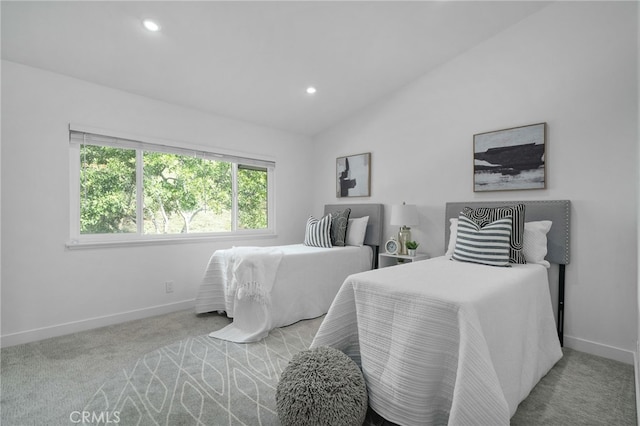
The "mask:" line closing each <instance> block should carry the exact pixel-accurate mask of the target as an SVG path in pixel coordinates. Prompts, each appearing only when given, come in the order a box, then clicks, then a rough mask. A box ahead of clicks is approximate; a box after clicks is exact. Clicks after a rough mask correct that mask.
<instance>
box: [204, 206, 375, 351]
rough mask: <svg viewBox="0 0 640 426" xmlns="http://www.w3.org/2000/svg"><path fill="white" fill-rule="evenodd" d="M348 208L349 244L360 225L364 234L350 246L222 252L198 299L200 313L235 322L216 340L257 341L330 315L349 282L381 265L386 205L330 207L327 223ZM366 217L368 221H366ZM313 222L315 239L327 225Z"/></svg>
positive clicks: (218, 252) (217, 334)
mask: <svg viewBox="0 0 640 426" xmlns="http://www.w3.org/2000/svg"><path fill="white" fill-rule="evenodd" d="M346 209H349V211H350V214H349V216H348V219H349V224H350V226H349V227H347V230H346V232H347V234H346V235H345V240H346V238H349V237H350V236H351V235H353V234H351V233H350V231H352V230H353V231H354V232H355V231H356V229H357V227H358V225H361V226H362V228H361V230H362V231H363V232H362V234H361V236H360V237H359V238H357V237H356V238H354V239H352V240H346V241H345V245H344V246H332V247H331V248H326V247H316V246H312V245H308V244H313V242H312V241H305V242H306V243H307V244H292V245H284V246H274V247H234V248H231V249H226V250H216V251H215V252H214V253H213V255H212V256H211V258H210V260H209V263H208V265H207V268H206V270H205V274H204V277H203V279H202V283H201V285H200V288H199V291H198V295H197V297H196V313H197V314H201V313H206V312H214V311H224V312H226V314H227V316H228V317H229V318H233V322H232V323H230V324H229V325H228V326H227V327H224V328H223V329H221V330H217V331H214V332H212V333H211V334H210V336H211V337H215V338H219V339H223V340H229V341H232V342H239V343H244V342H255V341H259V340H261V339H263V338H264V337H266V336H267V335H268V334H269V331H270V330H272V329H273V328H276V327H283V326H286V325H290V324H293V323H295V322H297V321H300V320H303V319H309V318H315V317H318V316H321V315H324V314H326V312H327V310H328V309H329V306H330V305H331V302H332V301H333V299H334V297H335V295H336V293H337V292H338V290H339V288H340V286H341V285H342V283H343V282H344V280H345V278H346V277H348V276H349V275H351V274H354V273H358V272H362V271H366V270H370V269H372V268H374V267H375V266H376V260H377V257H378V256H377V254H378V250H379V246H380V242H381V239H382V237H381V235H382V224H383V211H384V210H383V205H382V204H330V205H326V206H325V207H324V215H323V218H326V217H327V215H331V214H332V213H333V214H335V213H336V212H344V211H345V210H346ZM343 217H344V216H343ZM365 217H368V220H365V221H363V219H362V218H365ZM311 219H312V218H310V221H308V223H307V232H306V234H305V238H311V237H310V236H309V227H310V226H315V227H316V228H317V227H322V226H323V225H322V223H319V222H322V220H321V219H320V220H315V219H314V220H313V223H312V224H311V225H310V223H309V222H311ZM335 223H337V222H334V224H335ZM344 223H345V225H346V223H347V222H344ZM365 224H366V225H365ZM365 226H366V227H365ZM316 228H314V229H316ZM362 235H363V237H362ZM346 243H350V244H352V245H349V244H346ZM320 245H322V244H320Z"/></svg>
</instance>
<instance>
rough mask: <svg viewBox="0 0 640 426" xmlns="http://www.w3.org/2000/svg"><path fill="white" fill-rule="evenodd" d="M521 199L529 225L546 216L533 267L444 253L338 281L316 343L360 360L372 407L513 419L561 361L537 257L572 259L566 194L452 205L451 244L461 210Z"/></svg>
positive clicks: (447, 417) (488, 420)
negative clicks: (542, 248) (542, 250)
mask: <svg viewBox="0 0 640 426" xmlns="http://www.w3.org/2000/svg"><path fill="white" fill-rule="evenodd" d="M520 204H524V214H525V216H524V217H525V219H524V222H527V223H529V222H530V223H535V224H538V223H541V221H543V220H551V221H552V225H551V228H550V229H549V230H548V232H547V234H546V237H547V253H546V256H542V257H543V259H542V260H541V261H540V262H538V263H527V264H517V265H511V266H510V267H495V266H487V265H485V264H479V263H472V262H462V261H456V260H452V259H451V258H450V257H449V256H448V255H445V256H440V257H436V258H433V259H429V260H424V261H419V262H412V263H408V264H404V265H398V266H394V267H389V268H382V269H378V270H372V271H366V272H362V273H359V274H355V275H352V276H350V277H349V278H347V280H345V282H344V284H343V286H342V287H341V288H340V290H339V292H338V294H337V295H336V298H335V300H334V302H333V304H332V305H331V307H330V309H329V312H328V313H327V316H326V317H325V319H324V321H323V323H322V324H321V326H320V328H319V330H318V332H317V334H316V336H315V338H314V340H313V342H312V345H311V347H318V346H332V347H335V348H338V349H340V350H342V351H343V352H345V353H346V354H347V355H349V356H350V357H351V358H352V359H353V360H354V361H355V362H356V363H357V364H358V365H360V367H361V368H362V371H363V374H364V377H365V380H366V383H367V390H368V394H369V405H370V406H371V408H372V409H373V410H374V411H376V412H377V413H378V414H380V415H381V416H382V417H383V418H385V419H386V420H388V421H390V422H393V423H396V424H399V425H416V424H424V425H427V424H450V425H458V424H491V425H508V424H509V419H510V418H511V416H512V415H513V414H514V413H515V411H516V409H517V406H518V404H519V403H520V402H521V401H522V400H523V399H524V398H526V396H527V395H528V394H529V392H530V391H531V389H532V388H533V387H534V386H535V385H536V383H537V382H538V381H539V380H540V378H542V377H543V376H544V375H545V374H546V373H547V372H548V371H549V370H550V369H551V367H553V365H554V364H555V363H556V362H557V361H558V360H559V359H560V358H561V357H562V351H561V345H560V339H559V337H560V336H561V332H562V326H561V321H562V312H561V311H559V319H558V324H557V325H556V322H555V320H554V316H553V310H552V306H551V297H550V291H549V277H548V269H547V267H546V265H544V261H548V262H552V263H558V264H561V265H565V264H567V263H568V262H569V245H568V243H569V211H570V203H569V201H564V200H562V201H526V202H513V203H507V202H498V203H478V202H471V203H448V204H447V206H446V208H445V211H446V214H445V221H446V226H445V228H446V230H447V231H446V234H447V240H446V241H448V236H449V234H450V233H451V231H452V227H451V226H450V225H451V220H450V219H456V218H458V217H459V214H460V212H461V210H462V209H464V208H465V207H469V208H471V209H474V211H480V210H476V209H482V208H486V207H489V208H491V209H494V208H498V207H502V206H507V205H509V206H518V205H520ZM509 217H510V216H509ZM524 237H526V235H524ZM454 245H455V246H456V248H458V245H457V244H454ZM447 247H448V244H447ZM512 248H513V247H512ZM538 255H539V253H538ZM561 269H562V270H561V275H562V277H561V281H562V284H563V281H564V267H563V268H561ZM560 300H561V301H562V305H564V300H563V298H560Z"/></svg>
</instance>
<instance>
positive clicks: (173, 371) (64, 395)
mask: <svg viewBox="0 0 640 426" xmlns="http://www.w3.org/2000/svg"><path fill="white" fill-rule="evenodd" d="M320 321H321V318H319V319H315V320H309V321H301V322H299V323H297V324H294V325H292V326H289V327H285V328H282V329H279V330H276V331H274V332H272V333H271V334H270V336H269V338H267V339H266V340H264V341H262V342H258V343H256V344H249V345H238V344H233V343H228V342H221V341H217V340H214V339H209V338H207V337H206V334H208V333H209V332H210V331H212V330H214V329H218V328H221V327H223V326H224V325H226V324H227V323H228V322H229V320H228V319H226V318H225V317H222V316H219V315H216V314H212V315H204V316H196V315H194V314H193V313H192V312H191V311H182V312H177V313H173V314H168V315H162V316H158V317H154V318H149V319H145V320H139V321H133V322H130V323H126V324H122V325H117V326H111V327H105V328H101V329H97V330H92V331H87V332H82V333H76V334H73V335H69V336H63V337H59V338H54V339H48V340H44V341H41V342H35V343H30V344H26V345H20V346H14V347H10V348H5V349H2V352H1V357H2V364H1V379H2V382H1V388H0V390H1V406H0V408H1V417H0V419H1V423H2V425H3V426H5V425H7V426H14V425H66V424H77V423H74V422H72V421H71V419H70V415H72V413H73V412H75V411H88V412H92V413H96V414H97V415H99V414H100V413H113V412H112V411H110V410H115V409H118V410H120V411H119V414H118V418H117V420H118V421H119V423H118V424H121V425H133V424H140V425H148V424H149V425H151V424H154V425H155V424H166V425H243V424H246V425H258V424H262V425H278V424H279V422H278V421H277V418H276V416H275V386H276V385H277V379H278V377H279V374H280V372H282V370H283V369H284V366H285V365H286V362H287V361H288V359H289V358H290V357H291V356H292V355H293V353H295V352H296V351H299V350H301V349H303V348H304V347H306V345H308V343H309V342H310V341H311V338H312V337H313V334H314V333H315V330H316V329H317V327H318V326H319V324H320ZM634 389H635V388H634V378H633V367H632V366H631V365H627V364H622V363H619V362H615V361H611V360H607V359H604V358H599V357H595V356H591V355H587V354H583V353H580V352H577V351H572V350H570V349H566V350H565V356H564V358H563V359H562V360H561V361H560V362H559V363H558V364H557V365H556V366H555V367H554V368H553V369H552V371H551V372H550V373H549V374H548V375H547V376H546V377H544V378H543V379H542V381H541V382H540V383H539V384H538V385H537V386H536V388H535V389H534V390H533V391H532V393H531V395H530V396H529V397H528V398H527V399H526V400H525V401H523V402H522V404H520V407H519V408H518V411H517V412H516V414H515V416H514V417H513V418H512V425H635V424H636V407H635V390H634ZM76 418H77V415H76ZM107 420H111V423H114V420H116V419H115V418H114V417H113V414H112V417H111V418H107V417H104V414H103V417H102V423H101V424H105V423H106V421H107ZM93 424H96V422H94V423H93ZM365 424H366V425H372V426H381V425H388V424H389V423H388V422H386V421H385V420H384V419H382V418H380V417H379V416H377V415H376V414H375V413H373V412H370V413H369V415H368V416H367V420H366V422H365Z"/></svg>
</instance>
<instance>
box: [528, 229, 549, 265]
mask: <svg viewBox="0 0 640 426" xmlns="http://www.w3.org/2000/svg"><path fill="white" fill-rule="evenodd" d="M551 225H552V222H551V221H550V220H541V221H538V222H525V224H524V236H523V240H522V243H523V247H522V252H523V253H524V258H525V260H526V261H527V263H537V264H538V265H543V266H544V267H545V268H548V267H550V266H551V265H550V264H549V262H548V261H546V260H544V257H545V256H546V255H547V233H548V232H549V229H551Z"/></svg>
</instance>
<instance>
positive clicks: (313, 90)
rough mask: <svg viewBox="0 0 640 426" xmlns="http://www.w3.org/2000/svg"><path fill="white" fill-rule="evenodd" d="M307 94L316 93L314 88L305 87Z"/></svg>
mask: <svg viewBox="0 0 640 426" xmlns="http://www.w3.org/2000/svg"><path fill="white" fill-rule="evenodd" d="M307 93H308V94H310V95H313V94H314V93H316V88H315V87H313V86H309V87H307Z"/></svg>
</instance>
